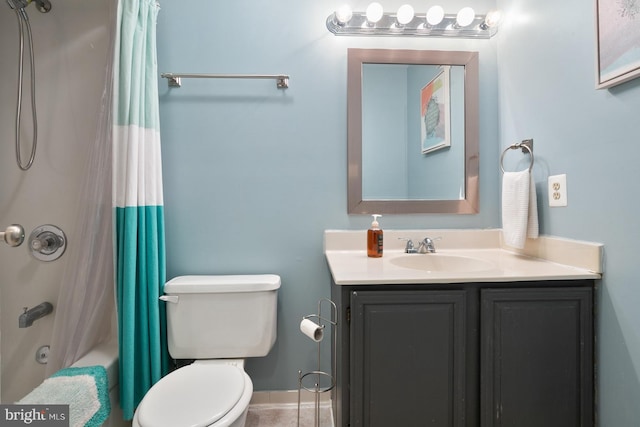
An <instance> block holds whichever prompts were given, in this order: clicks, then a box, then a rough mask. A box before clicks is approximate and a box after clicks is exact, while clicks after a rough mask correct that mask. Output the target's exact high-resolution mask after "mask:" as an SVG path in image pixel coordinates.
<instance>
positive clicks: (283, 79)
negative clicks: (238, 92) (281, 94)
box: [160, 73, 289, 89]
mask: <svg viewBox="0 0 640 427" xmlns="http://www.w3.org/2000/svg"><path fill="white" fill-rule="evenodd" d="M160 77H162V78H165V79H167V84H168V85H169V87H181V86H182V83H181V79H182V78H185V79H274V80H276V87H277V88H278V89H286V88H288V87H289V76H288V75H286V74H199V73H162V74H160Z"/></svg>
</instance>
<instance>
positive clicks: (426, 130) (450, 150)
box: [362, 64, 465, 200]
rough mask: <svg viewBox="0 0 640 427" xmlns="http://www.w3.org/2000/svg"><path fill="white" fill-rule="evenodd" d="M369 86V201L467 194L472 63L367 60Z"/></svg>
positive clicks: (365, 168)
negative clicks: (467, 74) (467, 93)
mask: <svg viewBox="0 0 640 427" xmlns="http://www.w3.org/2000/svg"><path fill="white" fill-rule="evenodd" d="M362 89H363V90H362V197H363V199H364V200H376V199H383V200H384V199H397V200H404V199H408V200H429V199H433V200H439V199H442V200H461V199H464V195H465V182H464V181H465V180H464V67H463V66H461V65H454V66H450V65H445V66H442V65H405V64H363V66H362ZM380 171H384V173H381V172H380ZM445 177H446V179H443V178H445Z"/></svg>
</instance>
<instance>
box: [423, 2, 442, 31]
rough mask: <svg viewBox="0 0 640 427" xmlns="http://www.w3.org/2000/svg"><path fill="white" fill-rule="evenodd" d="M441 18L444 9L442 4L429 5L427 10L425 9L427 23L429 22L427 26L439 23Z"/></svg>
mask: <svg viewBox="0 0 640 427" xmlns="http://www.w3.org/2000/svg"><path fill="white" fill-rule="evenodd" d="M443 19H444V9H443V8H442V6H439V5H436V6H431V7H430V8H429V10H427V24H429V27H435V26H436V25H438V24H439V23H441V22H442V20H443Z"/></svg>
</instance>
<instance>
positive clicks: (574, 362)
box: [480, 288, 593, 427]
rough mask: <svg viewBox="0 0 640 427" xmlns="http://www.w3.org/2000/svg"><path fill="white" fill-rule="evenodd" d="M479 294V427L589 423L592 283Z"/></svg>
mask: <svg viewBox="0 0 640 427" xmlns="http://www.w3.org/2000/svg"><path fill="white" fill-rule="evenodd" d="M481 300H482V309H481V315H482V317H481V320H480V323H481V329H482V337H481V354H482V360H481V374H482V377H481V396H482V398H481V417H482V424H481V425H482V427H499V426H500V427H541V426H544V427H578V426H581V427H588V426H592V425H593V305H592V289H591V288H554V289H544V288H537V289H503V290H495V289H491V290H483V291H482V294H481Z"/></svg>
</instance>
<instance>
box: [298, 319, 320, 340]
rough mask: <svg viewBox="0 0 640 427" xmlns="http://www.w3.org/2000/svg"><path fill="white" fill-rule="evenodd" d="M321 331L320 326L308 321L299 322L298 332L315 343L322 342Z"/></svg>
mask: <svg viewBox="0 0 640 427" xmlns="http://www.w3.org/2000/svg"><path fill="white" fill-rule="evenodd" d="M323 329H324V328H323V327H322V326H320V325H318V324H317V323H315V322H314V321H312V320H309V319H302V322H300V330H301V331H302V333H303V334H305V335H306V336H308V337H309V338H311V339H312V340H314V341H315V342H320V341H322V337H323V336H324V330H323Z"/></svg>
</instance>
